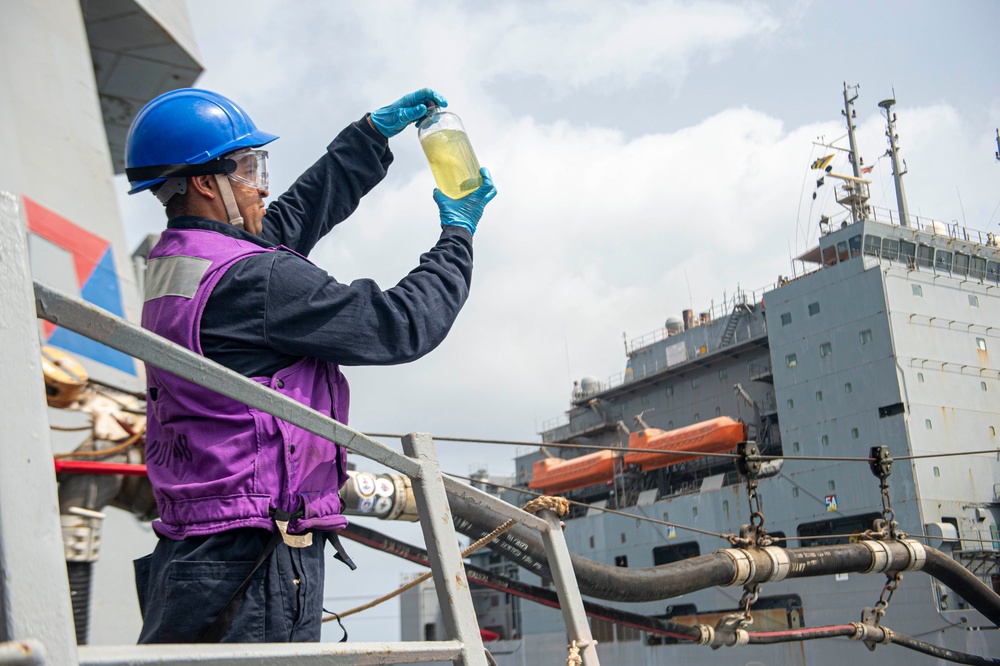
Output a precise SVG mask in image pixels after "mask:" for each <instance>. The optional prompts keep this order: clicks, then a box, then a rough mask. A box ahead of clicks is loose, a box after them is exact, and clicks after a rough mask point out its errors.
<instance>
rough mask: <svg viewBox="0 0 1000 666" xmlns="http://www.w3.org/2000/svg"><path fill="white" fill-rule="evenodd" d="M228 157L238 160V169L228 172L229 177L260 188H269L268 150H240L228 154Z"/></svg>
mask: <svg viewBox="0 0 1000 666" xmlns="http://www.w3.org/2000/svg"><path fill="white" fill-rule="evenodd" d="M226 159H230V160H232V161H234V162H236V169H235V170H234V171H232V172H231V173H229V174H227V175H228V176H229V178H231V179H232V180H235V181H238V182H240V183H243V184H244V185H249V186H250V187H255V188H257V189H258V190H266V189H268V187H267V186H268V179H267V151H266V150H257V149H253V148H249V149H247V150H240V151H238V152H235V153H232V154H231V155H227V156H226Z"/></svg>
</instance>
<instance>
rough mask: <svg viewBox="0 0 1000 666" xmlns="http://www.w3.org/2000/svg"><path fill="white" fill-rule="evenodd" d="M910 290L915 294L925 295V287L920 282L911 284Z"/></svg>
mask: <svg viewBox="0 0 1000 666" xmlns="http://www.w3.org/2000/svg"><path fill="white" fill-rule="evenodd" d="M910 290H911V291H912V292H913V295H914V296H923V295H924V288H923V287H921V286H920V285H919V284H911V285H910Z"/></svg>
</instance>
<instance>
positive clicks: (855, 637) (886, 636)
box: [851, 622, 892, 652]
mask: <svg viewBox="0 0 1000 666" xmlns="http://www.w3.org/2000/svg"><path fill="white" fill-rule="evenodd" d="M851 624H852V625H854V633H853V634H851V640H852V641H861V642H862V643H864V644H865V647H867V648H868V649H869V651H871V652H874V651H875V648H876V646H879V645H889V644H891V643H892V631H890V630H889V628H888V627H876V626H875V625H871V624H865V623H864V622H851Z"/></svg>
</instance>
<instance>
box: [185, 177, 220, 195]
mask: <svg viewBox="0 0 1000 666" xmlns="http://www.w3.org/2000/svg"><path fill="white" fill-rule="evenodd" d="M188 188H190V189H192V190H194V191H195V192H197V193H198V194H199V195H200V196H203V197H205V198H206V199H215V198H217V197H218V196H219V186H218V184H216V182H215V176H213V175H206V176H189V177H188Z"/></svg>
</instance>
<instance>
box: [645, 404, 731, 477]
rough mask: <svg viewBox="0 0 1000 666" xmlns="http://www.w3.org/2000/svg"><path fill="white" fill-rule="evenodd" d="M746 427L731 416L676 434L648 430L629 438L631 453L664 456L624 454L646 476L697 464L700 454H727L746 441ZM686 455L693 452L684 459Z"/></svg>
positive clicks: (684, 428) (674, 432)
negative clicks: (658, 470) (665, 468)
mask: <svg viewBox="0 0 1000 666" xmlns="http://www.w3.org/2000/svg"><path fill="white" fill-rule="evenodd" d="M746 438H747V426H746V424H745V423H741V422H739V421H734V420H733V419H731V418H729V417H728V416H719V417H717V418H714V419H711V420H709V421H701V422H699V423H694V424H692V425H689V426H684V427H683V428H677V429H676V430H666V431H664V430H658V429H656V428H647V429H646V430H642V431H640V432H634V433H632V434H631V435H629V438H628V447H629V448H630V449H658V450H661V451H663V453H656V452H650V453H644V452H634V453H626V454H625V463H626V464H628V465H638V466H639V467H640V468H641V469H642V471H643V472H648V471H650V470H654V469H660V468H661V467H669V466H670V465H676V464H677V463H682V462H686V461H688V460H694V459H696V458H698V457H700V456H699V455H698V454H699V453H728V452H730V451H732V450H733V449H735V448H736V445H737V444H739V443H740V442H743V441H746ZM684 451H694V452H696V453H691V454H690V455H684V453H683V452H684Z"/></svg>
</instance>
